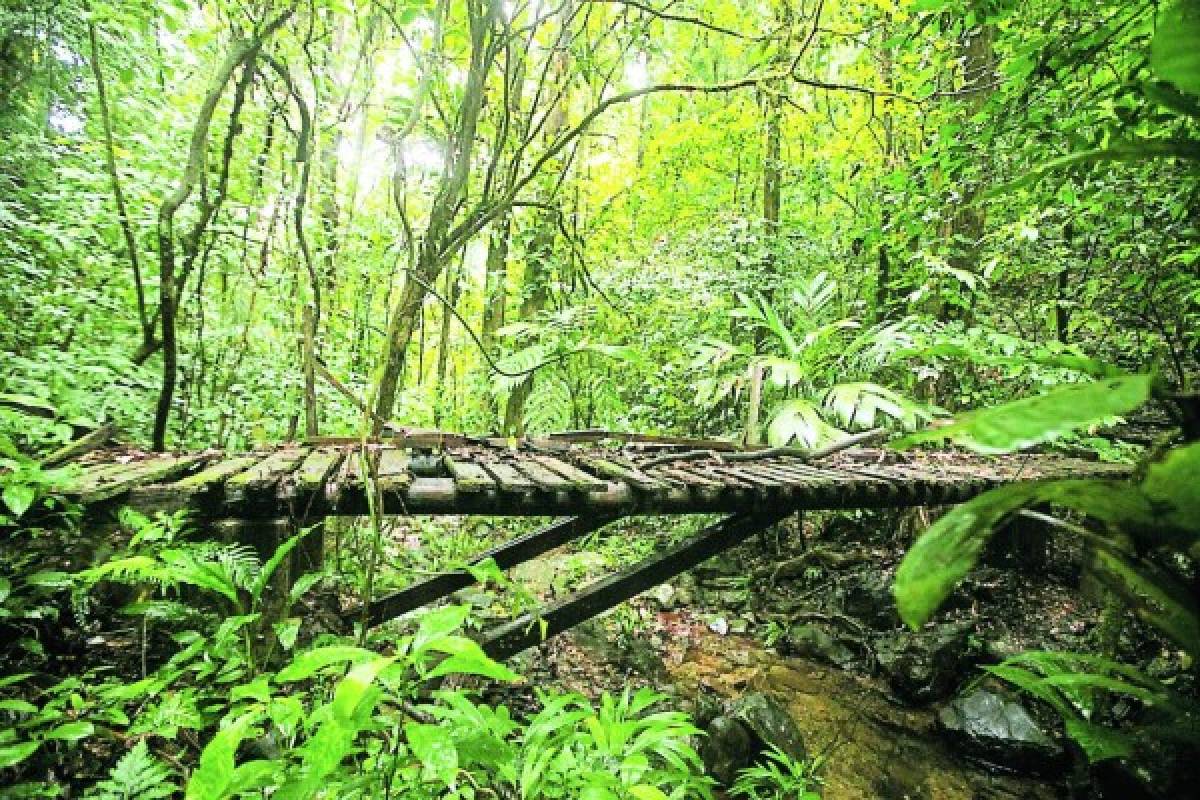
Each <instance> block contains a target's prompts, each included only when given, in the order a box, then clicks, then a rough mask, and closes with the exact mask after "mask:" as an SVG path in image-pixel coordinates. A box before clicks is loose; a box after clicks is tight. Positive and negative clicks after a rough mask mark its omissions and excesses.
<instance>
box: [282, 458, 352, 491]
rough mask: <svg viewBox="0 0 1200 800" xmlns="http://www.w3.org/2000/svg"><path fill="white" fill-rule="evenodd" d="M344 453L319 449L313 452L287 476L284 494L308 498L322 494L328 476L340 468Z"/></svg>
mask: <svg viewBox="0 0 1200 800" xmlns="http://www.w3.org/2000/svg"><path fill="white" fill-rule="evenodd" d="M343 455H344V453H343V452H342V451H341V450H336V449H329V448H320V449H317V450H313V451H312V452H311V453H309V454H308V456H307V457H306V458H305V459H304V462H303V463H301V464H300V466H299V467H297V468H296V471H295V472H293V473H292V474H291V475H290V476H288V480H287V481H286V486H287V489H286V494H288V495H290V496H300V497H308V496H313V495H316V494H317V493H320V492H323V491H324V489H325V482H326V481H327V480H329V476H331V475H333V473H334V471H335V470H336V469H337V468H338V467H339V466H341V463H342V457H343Z"/></svg>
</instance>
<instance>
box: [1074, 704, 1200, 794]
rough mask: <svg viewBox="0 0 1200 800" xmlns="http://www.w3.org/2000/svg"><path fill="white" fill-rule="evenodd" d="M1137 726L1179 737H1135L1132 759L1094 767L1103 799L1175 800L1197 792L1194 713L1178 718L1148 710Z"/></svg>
mask: <svg viewBox="0 0 1200 800" xmlns="http://www.w3.org/2000/svg"><path fill="white" fill-rule="evenodd" d="M1138 724H1140V725H1143V726H1146V729H1149V730H1152V729H1153V726H1162V727H1161V728H1160V730H1169V729H1174V730H1175V731H1176V732H1177V733H1178V734H1185V732H1186V733H1187V734H1190V736H1189V735H1186V734H1185V735H1183V736H1179V737H1178V738H1174V739H1171V738H1165V737H1161V736H1155V735H1153V734H1149V735H1141V736H1139V735H1137V732H1138V729H1137V726H1136V725H1135V726H1134V727H1131V728H1128V729H1127V731H1126V732H1127V733H1129V734H1130V735H1131V736H1132V737H1133V738H1134V741H1133V750H1134V752H1133V757H1132V758H1114V759H1110V760H1107V761H1101V762H1098V763H1096V764H1094V765H1093V766H1092V782H1093V786H1094V787H1095V789H1096V791H1097V793H1098V796H1099V797H1101V798H1103V799H1104V800H1174V798H1177V797H1187V796H1188V795H1189V794H1193V793H1194V792H1195V787H1196V786H1197V784H1198V783H1200V718H1197V716H1196V715H1195V714H1190V715H1184V716H1182V717H1180V716H1178V715H1177V714H1176V713H1175V712H1174V711H1171V712H1167V711H1165V710H1162V709H1156V708H1154V707H1150V708H1147V709H1146V710H1145V714H1144V716H1143V717H1142V718H1141V719H1140V720H1138Z"/></svg>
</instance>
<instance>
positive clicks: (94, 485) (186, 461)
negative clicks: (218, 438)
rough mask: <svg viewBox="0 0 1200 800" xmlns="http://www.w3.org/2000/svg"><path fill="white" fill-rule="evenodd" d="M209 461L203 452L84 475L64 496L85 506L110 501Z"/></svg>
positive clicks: (161, 457) (157, 458)
mask: <svg viewBox="0 0 1200 800" xmlns="http://www.w3.org/2000/svg"><path fill="white" fill-rule="evenodd" d="M208 458H209V456H208V455H205V454H203V453H201V454H194V455H182V456H159V457H156V458H149V459H146V460H144V461H135V462H133V463H131V464H123V465H121V466H118V467H113V468H111V469H104V470H94V471H92V472H87V473H84V474H83V475H82V476H80V477H79V479H77V480H76V482H75V483H73V484H71V485H70V486H68V487H66V488H65V489H64V494H66V495H68V496H70V497H72V498H74V499H76V500H78V501H79V502H80V503H83V504H84V505H87V504H90V503H99V502H101V501H104V500H110V499H112V498H114V497H116V496H117V495H121V494H125V493H126V492H128V491H130V490H132V489H133V488H135V487H137V486H143V485H145V484H149V483H158V482H161V481H166V480H170V479H171V478H175V477H178V476H179V475H183V474H184V473H186V472H187V471H189V470H191V469H192V468H194V467H195V466H196V465H198V464H201V463H203V462H204V461H206V460H207V459H208Z"/></svg>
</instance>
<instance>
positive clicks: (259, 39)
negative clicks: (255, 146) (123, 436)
mask: <svg viewBox="0 0 1200 800" xmlns="http://www.w3.org/2000/svg"><path fill="white" fill-rule="evenodd" d="M293 13H295V7H294V6H289V7H288V8H287V9H286V10H285V11H284V12H283V13H282V14H280V15H279V16H278V17H276V18H275V19H274V20H272V21H271V22H269V23H268V24H267V25H266V26H265V27H264V28H263V30H262V31H261V32H260V33H259V34H258V36H256V37H255V38H252V39H248V40H244V41H242V42H239V43H238V44H236V45H235V46H234V47H233V48H232V50H230V52H229V54H228V55H227V56H226V57H225V60H224V62H222V64H221V66H220V67H219V68H218V70H217V74H216V75H215V76H214V78H213V81H212V83H211V84H210V85H209V88H208V92H207V93H206V94H205V97H204V101H203V102H202V103H201V104H200V111H199V113H198V115H197V118H196V124H195V126H194V127H193V128H192V137H191V142H190V144H189V146H188V156H187V163H186V165H185V167H184V172H183V176H182V177H181V178H180V181H179V184H178V185H177V186H176V187H175V189H174V191H172V192H171V194H170V195H168V196H167V197H166V198H165V199H164V200H163V203H162V206H161V207H160V208H159V212H158V263H159V266H158V272H159V286H158V295H159V301H158V302H159V321H160V325H161V329H162V336H161V339H162V350H163V375H162V386H161V388H160V389H159V394H158V403H157V405H156V407H155V412H154V430H153V437H152V438H153V446H154V449H155V450H157V451H160V452H161V451H163V450H165V449H166V438H167V422H168V420H169V419H170V415H171V403H172V401H173V399H174V395H175V381H176V377H177V374H178V358H179V351H178V343H177V341H176V320H175V316H176V310H177V297H178V288H177V286H176V281H177V280H178V276H177V275H176V269H175V267H176V264H175V214H176V213H177V212H178V211H179V209H180V207H181V206H183V204H184V203H185V202H187V199H188V197H190V196H191V194H192V192H193V191H194V190H195V188H196V185H197V184H198V183H199V182H200V181H201V178H202V176H203V174H204V168H205V162H206V160H207V159H206V155H207V150H208V129H209V127H210V126H211V125H212V119H213V114H214V113H215V112H216V110H217V104H218V103H219V102H220V100H221V95H222V94H224V92H225V87H226V86H227V85H228V84H229V81H230V80H231V79H232V78H233V74H234V72H236V71H237V70H238V68H243V69H245V68H248V67H249V65H250V64H251V63H252V62H253V61H254V60H255V58H257V56H258V54H259V52H260V51H261V50H262V46H263V43H264V42H265V41H266V40H267V39H268V38H270V37H271V36H272V35H274V34H275V33H276V32H277V31H278V30H279V29H280V28H282V27H283V25H284V23H286V22H287V21H288V19H290V18H291V16H292V14H293Z"/></svg>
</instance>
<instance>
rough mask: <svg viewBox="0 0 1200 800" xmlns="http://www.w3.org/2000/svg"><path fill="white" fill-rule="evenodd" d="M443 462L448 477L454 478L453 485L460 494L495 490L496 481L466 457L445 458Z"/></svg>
mask: <svg viewBox="0 0 1200 800" xmlns="http://www.w3.org/2000/svg"><path fill="white" fill-rule="evenodd" d="M444 460H445V463H446V469H448V470H450V475H451V477H453V478H454V485H455V486H457V487H458V490H459V491H460V492H466V493H467V494H472V493H474V492H486V491H487V490H488V489H495V488H496V481H495V480H493V479H492V476H491V475H489V474H488V472H487V470H485V469H484V468H483V467H481V466H479V465H478V464H476V463H475V462H473V461H469V460H468V459H467V457H464V456H457V457H453V458H452V457H451V456H446V457H445V459H444Z"/></svg>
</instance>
